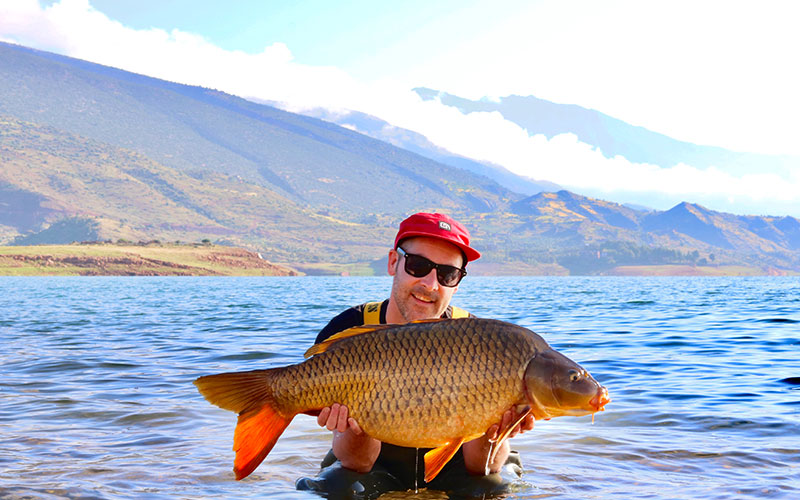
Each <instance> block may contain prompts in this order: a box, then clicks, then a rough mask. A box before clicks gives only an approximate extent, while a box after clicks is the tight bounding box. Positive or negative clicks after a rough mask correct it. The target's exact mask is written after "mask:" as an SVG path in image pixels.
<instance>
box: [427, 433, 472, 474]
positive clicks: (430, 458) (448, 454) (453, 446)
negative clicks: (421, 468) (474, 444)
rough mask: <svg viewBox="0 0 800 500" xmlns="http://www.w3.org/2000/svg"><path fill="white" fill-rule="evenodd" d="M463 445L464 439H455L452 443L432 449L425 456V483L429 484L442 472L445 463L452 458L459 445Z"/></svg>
mask: <svg viewBox="0 0 800 500" xmlns="http://www.w3.org/2000/svg"><path fill="white" fill-rule="evenodd" d="M463 443H464V438H463V437H460V438H455V439H453V440H452V441H450V442H448V443H446V444H444V445H442V446H440V447H438V448H434V449H432V450H431V451H429V452H428V453H426V454H425V482H426V483H430V482H431V481H433V478H435V477H436V476H437V475H438V474H439V472H441V471H442V469H443V468H444V466H445V465H447V462H449V461H450V459H451V458H453V455H455V454H456V452H457V451H458V449H459V448H461V445H462V444H463Z"/></svg>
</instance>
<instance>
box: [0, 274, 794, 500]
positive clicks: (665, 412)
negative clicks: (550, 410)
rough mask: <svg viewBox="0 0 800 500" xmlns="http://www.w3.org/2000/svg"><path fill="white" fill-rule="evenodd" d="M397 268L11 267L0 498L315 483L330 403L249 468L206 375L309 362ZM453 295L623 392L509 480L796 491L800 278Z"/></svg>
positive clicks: (761, 494) (700, 491) (521, 281)
mask: <svg viewBox="0 0 800 500" xmlns="http://www.w3.org/2000/svg"><path fill="white" fill-rule="evenodd" d="M389 286H390V281H389V278H338V277H313V278H0V367H2V368H1V369H2V376H1V377H0V498H3V499H13V498H36V499H44V498H75V499H78V498H164V499H173V498H182V499H212V498H213V499H218V498H226V499H229V498H263V497H273V498H289V499H314V498H318V497H315V496H314V495H313V494H311V493H306V492H299V491H295V489H294V483H295V480H296V479H297V478H298V477H301V476H313V475H314V474H315V473H316V472H317V470H318V464H319V460H320V459H321V458H322V456H323V455H324V454H325V452H326V451H327V450H328V448H329V445H330V435H329V433H328V432H327V431H324V430H322V429H319V428H318V427H317V426H316V423H315V419H314V418H312V417H308V416H303V415H301V416H298V417H297V418H296V419H295V420H294V422H293V423H292V424H291V426H290V427H289V429H288V430H287V431H286V433H285V434H284V436H283V437H282V438H281V439H280V440H279V441H278V444H277V446H276V447H275V449H274V450H273V452H272V453H271V454H270V456H269V457H268V458H267V460H266V461H265V462H264V463H263V464H262V465H261V466H260V467H259V468H258V469H257V470H256V471H255V472H254V473H253V474H252V475H251V476H250V477H249V478H247V479H246V480H244V481H239V482H237V481H234V478H233V473H232V471H231V467H232V461H233V452H232V451H231V444H232V438H233V428H234V424H235V415H234V414H233V413H230V412H227V411H224V410H220V409H218V408H216V407H213V406H211V405H210V404H208V403H207V402H206V401H205V400H203V399H202V397H201V396H200V395H199V394H198V393H197V391H196V390H195V387H194V386H193V385H192V381H193V380H194V379H195V378H196V377H197V376H199V375H203V374H211V373H218V372H223V371H235V370H248V369H255V368H266V367H271V366H279V365H284V364H288V363H294V362H298V361H300V360H301V359H302V354H303V352H304V351H305V350H306V348H307V347H308V346H309V345H310V344H311V342H312V341H313V339H314V337H315V335H316V333H317V331H318V330H319V329H321V328H322V327H323V326H324V325H325V323H326V322H327V321H328V319H330V318H331V317H332V316H334V315H335V314H337V313H338V312H340V311H341V310H343V309H344V308H346V307H348V306H350V305H354V304H357V303H361V302H365V301H368V300H378V299H382V298H384V297H385V296H386V294H387V293H388V290H389ZM454 304H456V305H459V306H462V307H464V308H466V309H468V310H470V311H471V312H473V313H474V314H476V315H478V316H482V317H491V318H497V319H503V320H507V321H511V322H513V323H517V324H520V325H522V326H525V327H528V328H530V329H532V330H534V331H536V332H538V333H540V334H541V335H542V336H543V337H544V338H545V339H546V340H547V341H548V342H549V343H550V344H551V345H552V346H554V347H555V348H557V349H558V350H560V351H562V352H563V353H565V354H566V355H568V356H569V357H571V358H572V359H574V360H576V361H578V362H579V363H581V364H583V366H584V367H586V368H587V369H588V370H589V371H590V372H591V373H592V374H593V375H594V376H595V378H597V380H599V381H600V382H601V383H603V384H604V385H606V386H607V387H608V389H609V392H610V393H611V397H612V399H613V401H612V402H611V403H610V404H609V405H608V406H607V409H606V411H605V412H603V413H598V414H597V416H596V418H595V423H594V424H593V425H592V423H591V417H588V416H587V417H579V418H576V417H562V418H557V419H553V420H551V421H542V422H537V423H536V428H535V429H534V430H533V431H531V432H529V433H526V434H525V435H523V436H521V437H518V438H515V439H514V440H513V442H512V445H513V447H514V448H516V449H518V450H519V451H520V453H521V455H522V461H523V464H524V467H525V474H524V475H523V477H522V479H521V480H520V481H519V484H517V485H515V490H516V491H515V492H514V493H512V494H510V495H509V496H508V498H520V499H533V498H559V499H561V498H588V499H601V498H602V499H604V498H626V499H633V498H637V499H638V498H641V499H644V498H676V499H704V500H706V499H720V498H736V499H739V498H787V499H797V498H800V280H798V279H797V278H580V277H571V278H488V277H487V278H482V277H470V278H468V279H467V280H465V281H464V283H463V284H462V286H461V289H460V290H459V291H458V293H457V294H456V299H455V300H454ZM401 497H403V498H406V497H407V498H415V496H414V494H413V493H407V494H406V495H405V496H401ZM393 498H398V497H396V496H393ZM416 498H419V499H422V498H445V497H443V496H442V495H439V494H433V493H431V492H422V493H420V494H419V495H417V496H416Z"/></svg>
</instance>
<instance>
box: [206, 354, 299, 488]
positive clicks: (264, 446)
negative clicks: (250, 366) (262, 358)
mask: <svg viewBox="0 0 800 500" xmlns="http://www.w3.org/2000/svg"><path fill="white" fill-rule="evenodd" d="M280 370H282V368H275V369H272V370H256V371H250V372H238V373H221V374H219V375H208V376H205V377H200V378H198V379H197V380H195V381H194V384H195V385H196V386H197V388H198V389H199V390H200V394H202V395H203V396H204V397H205V398H206V399H207V400H208V402H209V403H212V404H215V405H217V406H219V407H220V408H223V409H225V410H230V411H234V412H236V413H238V414H239V422H238V424H237V425H236V431H235V432H234V435H233V450H234V451H235V452H236V458H235V460H234V462H233V470H234V472H235V473H236V479H242V478H245V477H247V476H248V475H249V474H250V473H251V472H253V470H255V468H256V467H258V465H259V464H260V463H261V462H262V461H263V460H264V458H266V456H267V455H268V454H269V452H270V450H272V447H273V446H275V442H276V441H277V440H278V438H279V437H280V436H281V434H282V433H283V431H284V430H285V429H286V427H287V426H288V425H289V422H291V421H292V419H293V418H294V415H288V416H286V415H282V414H280V413H279V412H278V411H277V410H276V409H275V408H274V401H273V395H272V384H271V383H270V382H271V379H272V377H273V376H274V375H275V374H277V373H278V372H279V371H280Z"/></svg>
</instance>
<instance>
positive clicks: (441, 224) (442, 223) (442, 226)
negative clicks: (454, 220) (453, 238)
mask: <svg viewBox="0 0 800 500" xmlns="http://www.w3.org/2000/svg"><path fill="white" fill-rule="evenodd" d="M439 228H440V229H444V230H445V231H450V224H448V223H447V222H445V221H443V220H440V221H439Z"/></svg>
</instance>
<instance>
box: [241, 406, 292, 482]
mask: <svg viewBox="0 0 800 500" xmlns="http://www.w3.org/2000/svg"><path fill="white" fill-rule="evenodd" d="M292 418H294V415H292V416H291V417H289V418H286V417H284V416H282V415H280V414H278V412H276V411H275V410H274V409H273V408H272V407H270V406H269V405H264V406H262V407H261V408H258V409H254V410H250V411H246V412H244V413H242V414H240V415H239V422H238V423H237V424H236V431H235V432H234V434H233V451H235V452H236V458H235V459H234V461H233V472H234V473H235V474H236V480H237V481H238V480H240V479H244V478H246V477H247V476H249V475H250V473H251V472H253V471H254V470H255V469H256V467H258V466H259V464H260V463H261V462H262V461H264V459H265V458H266V457H267V455H268V454H269V452H270V451H271V450H272V447H273V446H275V443H276V442H277V441H278V438H279V437H281V434H283V431H284V430H286V427H288V426H289V422H291V421H292Z"/></svg>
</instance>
